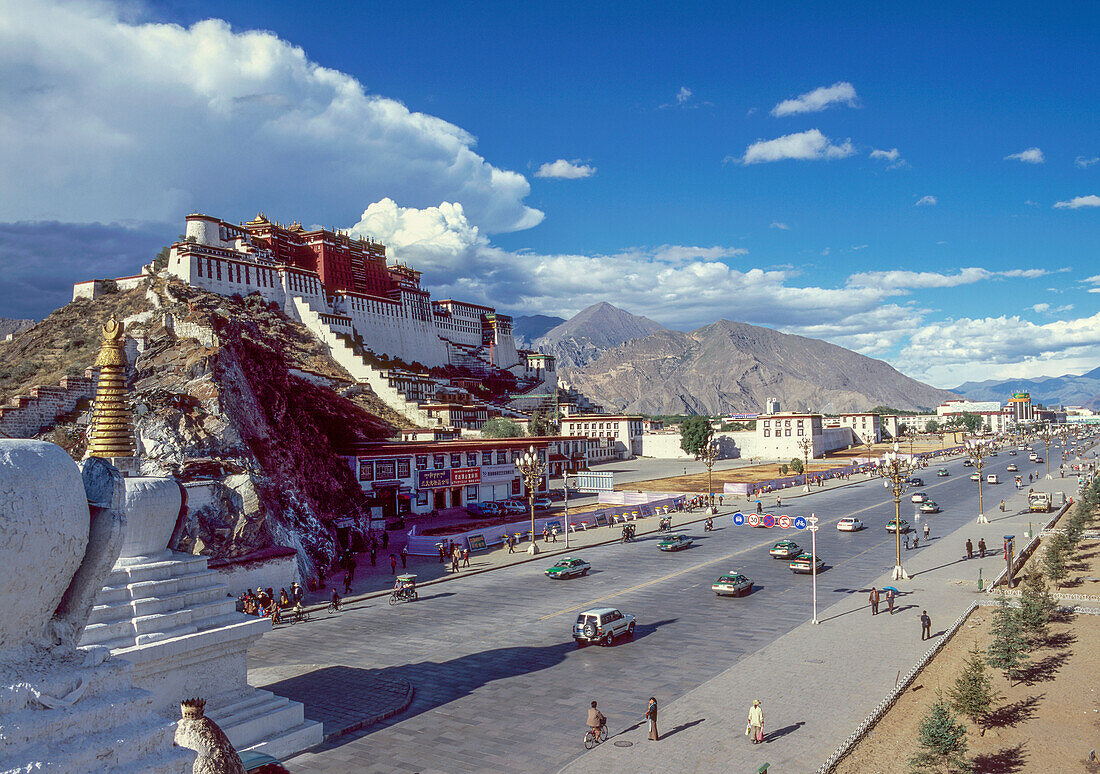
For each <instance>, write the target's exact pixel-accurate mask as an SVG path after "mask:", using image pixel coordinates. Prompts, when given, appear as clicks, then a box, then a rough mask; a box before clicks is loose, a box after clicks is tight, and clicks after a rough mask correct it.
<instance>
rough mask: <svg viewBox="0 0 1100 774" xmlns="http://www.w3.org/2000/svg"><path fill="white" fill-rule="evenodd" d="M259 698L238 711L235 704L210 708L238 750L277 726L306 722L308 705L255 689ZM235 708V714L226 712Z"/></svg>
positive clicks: (258, 740)
mask: <svg viewBox="0 0 1100 774" xmlns="http://www.w3.org/2000/svg"><path fill="white" fill-rule="evenodd" d="M255 694H257V696H256V700H255V701H249V702H248V705H247V706H241V707H239V708H238V709H237V710H236V711H232V710H231V708H228V707H226V708H222V709H216V710H213V711H210V710H208V711H207V715H209V717H210V718H212V719H213V720H214V721H216V722H217V724H218V725H219V726H221V728H222V730H224V731H225V733H226V734H227V735H228V736H229V739H230V741H232V742H233V746H234V747H236V748H237V749H238V750H240V749H244V748H246V747H252V746H253V745H256V744H259V743H261V742H263V741H264V739H265V738H268V737H271V736H272V733H271V730H272V729H273V728H277V729H280V732H281V731H282V729H291V728H296V727H297V726H299V725H302V724H303V722H304V720H305V715H304V708H303V707H302V705H301V704H299V703H298V702H291V701H290V700H289V699H285V698H283V697H282V696H276V695H275V694H273V693H271V692H270V691H255ZM227 712H232V714H225V713H227Z"/></svg>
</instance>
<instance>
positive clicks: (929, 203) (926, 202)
mask: <svg viewBox="0 0 1100 774" xmlns="http://www.w3.org/2000/svg"><path fill="white" fill-rule="evenodd" d="M939 202H940V200H939V199H937V198H936V197H935V196H922V197H921V198H919V199H917V204H916V206H917V207H934V206H936V205H937V204H939Z"/></svg>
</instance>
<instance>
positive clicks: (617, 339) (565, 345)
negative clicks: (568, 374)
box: [535, 301, 666, 368]
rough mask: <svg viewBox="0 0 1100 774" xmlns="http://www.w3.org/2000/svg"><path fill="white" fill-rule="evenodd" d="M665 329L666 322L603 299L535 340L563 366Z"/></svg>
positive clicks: (584, 362)
mask: <svg viewBox="0 0 1100 774" xmlns="http://www.w3.org/2000/svg"><path fill="white" fill-rule="evenodd" d="M663 330H666V328H665V327H664V326H663V325H661V324H660V323H658V322H654V321H653V320H650V319H649V318H648V317H642V316H640V315H635V314H631V313H630V312H628V311H626V310H625V309H620V308H619V307H617V306H615V305H614V304H610V303H608V302H607V301H601V302H599V303H597V304H592V305H591V306H588V307H585V308H584V309H582V310H581V311H579V312H577V314H575V315H574V316H573V317H571V318H570V319H568V320H566V321H565V322H563V323H562V324H561V325H557V326H555V327H554V328H551V329H550V330H549V331H547V332H546V335H544V336H542V337H541V338H539V339H538V340H537V341H536V342H535V344H536V346H538V348H539V349H540V350H542V351H543V352H549V353H550V354H552V355H554V356H556V357H557V359H558V367H559V368H562V367H563V366H564V367H573V366H583V365H585V364H587V363H589V362H591V361H593V360H595V359H596V358H598V357H599V356H600V355H601V354H603V353H604V352H605V351H607V350H608V349H611V348H613V347H617V346H619V345H620V344H623V343H624V342H627V341H631V340H633V339H637V338H641V337H644V336H648V335H650V334H651V333H656V332H658V331H663Z"/></svg>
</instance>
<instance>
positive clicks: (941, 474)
mask: <svg viewBox="0 0 1100 774" xmlns="http://www.w3.org/2000/svg"><path fill="white" fill-rule="evenodd" d="M936 475H937V476H939V477H940V478H943V477H944V476H950V475H951V474H950V473H948V472H947V468H940V469H939V470H937V471H936Z"/></svg>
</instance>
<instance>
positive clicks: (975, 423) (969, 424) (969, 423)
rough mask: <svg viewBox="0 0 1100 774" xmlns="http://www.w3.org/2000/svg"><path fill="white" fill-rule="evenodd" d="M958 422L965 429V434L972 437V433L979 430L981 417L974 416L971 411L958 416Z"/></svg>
mask: <svg viewBox="0 0 1100 774" xmlns="http://www.w3.org/2000/svg"><path fill="white" fill-rule="evenodd" d="M959 422H960V424H962V426H963V427H965V428H966V432H968V433H970V434H971V435H974V433H976V432H978V431H979V430H981V428H982V424H983V423H982V418H981V415H979V414H975V413H973V412H971V411H964V412H963V413H962V414H960V415H959Z"/></svg>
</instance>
